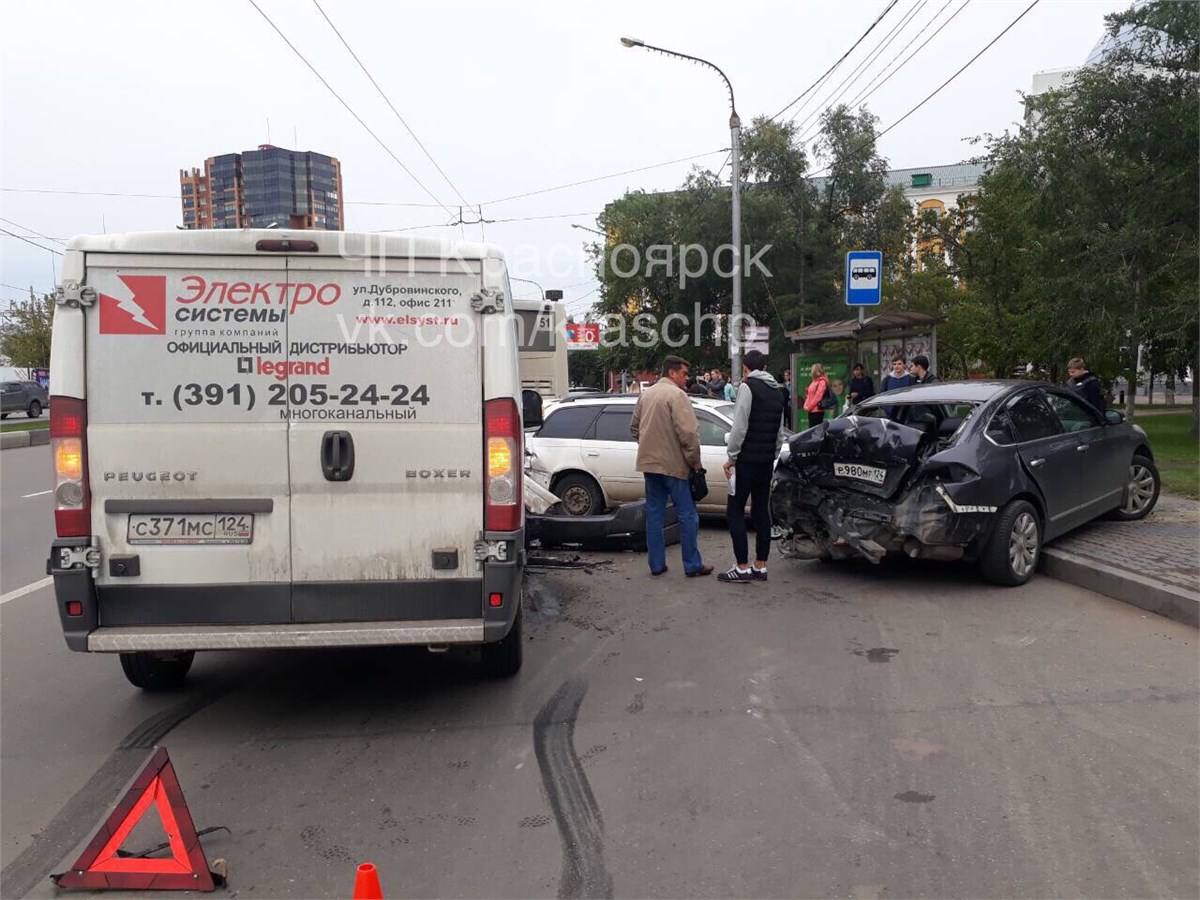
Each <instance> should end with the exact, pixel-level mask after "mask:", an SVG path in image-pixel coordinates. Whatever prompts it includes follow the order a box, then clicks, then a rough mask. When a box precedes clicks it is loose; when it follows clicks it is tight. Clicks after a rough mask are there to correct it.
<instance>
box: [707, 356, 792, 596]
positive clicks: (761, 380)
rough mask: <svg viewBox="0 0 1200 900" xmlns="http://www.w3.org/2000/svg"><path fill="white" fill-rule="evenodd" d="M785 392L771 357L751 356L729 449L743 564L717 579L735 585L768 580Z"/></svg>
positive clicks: (733, 519)
mask: <svg viewBox="0 0 1200 900" xmlns="http://www.w3.org/2000/svg"><path fill="white" fill-rule="evenodd" d="M785 433H786V432H785V431H784V428H783V391H782V390H780V386H779V382H777V381H776V380H775V379H774V378H772V377H771V374H770V373H769V372H768V371H767V357H766V355H765V354H764V353H762V352H761V351H759V350H751V351H750V352H748V353H747V354H746V357H745V360H744V365H743V367H742V383H741V385H740V386H739V387H738V392H737V400H736V406H735V408H734V412H733V429H732V430H731V431H730V432H729V442H728V445H727V448H728V454H729V459H728V461H727V462H726V463H725V477H726V478H728V479H730V480H731V482H732V484H731V485H730V490H729V502H728V504H727V506H726V508H725V514H726V516H727V517H728V518H729V534H730V537H732V538H733V555H734V558H735V559H736V560H737V565H735V566H734V567H733V568H732V569H730V570H729V571H728V572H722V573H721V574H720V575H718V576H717V578H718V579H719V580H721V581H724V582H726V583H731V584H744V583H746V582H750V581H766V580H767V554H769V553H770V552H771V475H772V473H773V471H774V467H775V457H776V456H777V455H778V454H779V448H780V447H781V446H782V445H783V439H784V435H785ZM747 498H749V499H750V500H751V502H752V503H753V509H752V510H751V514H752V515H753V517H754V542H755V560H754V567H753V568H751V567H750V565H749V556H750V549H749V546H748V541H747V538H746V499H747Z"/></svg>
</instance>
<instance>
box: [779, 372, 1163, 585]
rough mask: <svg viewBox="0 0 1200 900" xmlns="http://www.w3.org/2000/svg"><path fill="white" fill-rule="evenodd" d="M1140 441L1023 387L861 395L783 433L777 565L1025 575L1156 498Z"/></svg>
mask: <svg viewBox="0 0 1200 900" xmlns="http://www.w3.org/2000/svg"><path fill="white" fill-rule="evenodd" d="M1158 492H1159V477H1158V470H1157V468H1155V465H1154V457H1153V455H1152V453H1151V450H1150V443H1149V441H1148V440H1147V439H1146V433H1145V432H1144V431H1142V429H1141V428H1139V427H1138V426H1136V425H1133V424H1130V423H1127V422H1125V420H1124V418H1123V416H1121V414H1120V413H1117V412H1109V413H1107V414H1105V413H1101V412H1100V411H1099V410H1097V409H1095V408H1093V407H1092V406H1090V405H1089V404H1087V403H1086V402H1085V401H1083V400H1082V399H1081V398H1080V397H1079V396H1078V395H1076V394H1074V393H1072V392H1070V391H1068V390H1066V389H1063V388H1059V387H1056V386H1053V385H1049V384H1040V383H1035V382H1029V381H987V382H982V381H966V382H937V383H934V384H927V385H918V386H915V387H910V388H902V389H900V390H897V391H891V392H889V393H887V394H880V395H878V396H875V397H872V398H871V399H870V400H869V401H867V402H865V403H862V404H860V405H858V406H857V407H853V408H852V409H850V410H847V412H846V413H844V414H843V415H842V416H840V417H838V418H836V419H833V420H831V421H828V422H825V423H823V424H821V425H818V426H817V427H815V428H810V429H809V430H807V431H804V432H801V433H800V434H797V435H796V436H795V437H793V438H792V439H791V440H790V441H789V442H788V445H787V447H785V448H784V450H783V452H782V454H781V455H780V457H779V463H778V465H777V467H776V475H775V483H774V485H773V486H772V491H771V512H772V516H773V518H774V522H775V525H776V528H777V530H778V531H779V532H781V533H782V540H781V545H780V546H781V551H782V555H784V556H791V557H799V558H807V559H817V558H824V559H844V558H847V557H852V556H862V557H865V558H866V559H869V560H871V561H872V562H876V563H878V562H880V561H882V560H883V558H884V557H885V556H886V555H887V554H888V553H903V554H906V555H908V556H911V557H913V558H917V559H936V560H953V559H968V560H976V561H978V562H979V564H980V567H981V568H982V570H983V573H984V576H985V577H986V578H987V579H988V580H990V581H993V582H995V583H997V584H1005V585H1018V584H1024V583H1025V582H1026V581H1028V580H1029V578H1030V576H1031V575H1032V574H1033V571H1034V569H1035V568H1036V566H1037V562H1038V557H1039V556H1040V554H1041V548H1042V545H1043V543H1044V542H1046V541H1049V540H1053V539H1054V538H1056V537H1058V536H1059V535H1062V534H1065V533H1066V532H1068V531H1070V530H1071V529H1072V528H1076V527H1078V526H1079V525H1082V524H1084V523H1085V522H1088V521H1091V520H1092V519H1095V518H1098V517H1100V516H1105V515H1108V516H1112V517H1115V518H1118V519H1125V520H1134V519H1141V518H1143V517H1144V516H1146V515H1147V514H1149V512H1150V511H1151V510H1152V509H1153V508H1154V504H1155V503H1156V502H1157V501H1158Z"/></svg>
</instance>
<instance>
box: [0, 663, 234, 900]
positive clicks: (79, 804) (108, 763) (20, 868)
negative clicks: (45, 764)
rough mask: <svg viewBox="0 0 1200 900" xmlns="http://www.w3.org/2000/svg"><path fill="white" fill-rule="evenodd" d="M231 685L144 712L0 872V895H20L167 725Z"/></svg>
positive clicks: (89, 825) (108, 802)
mask: <svg viewBox="0 0 1200 900" xmlns="http://www.w3.org/2000/svg"><path fill="white" fill-rule="evenodd" d="M232 687H233V685H232V684H228V683H227V684H223V685H214V686H213V687H212V688H210V689H208V690H202V691H198V692H197V693H195V694H192V695H191V696H189V697H186V698H185V699H183V700H181V701H180V702H179V703H176V704H175V705H174V706H171V707H168V708H167V709H164V710H161V711H160V712H157V713H155V714H153V715H151V716H148V717H147V718H146V719H144V720H143V721H142V722H140V723H139V724H138V725H137V726H135V727H134V729H133V730H132V731H130V732H129V734H127V735H126V736H125V739H124V740H123V741H121V743H120V744H118V745H117V748H116V749H115V750H113V752H112V753H110V754H109V755H108V758H107V759H106V760H104V762H103V763H102V764H101V765H100V768H98V769H97V770H96V772H95V773H94V774H93V775H92V777H91V778H89V779H88V781H87V783H86V784H85V785H84V786H83V787H81V788H80V789H79V790H78V791H76V792H75V794H74V795H73V796H72V797H71V799H70V800H68V801H67V802H66V803H65V804H64V805H63V808H62V809H60V810H59V811H58V814H57V815H56V816H55V817H54V818H53V819H52V820H51V821H50V824H49V825H47V826H46V827H45V828H43V829H42V830H41V831H40V832H39V833H38V836H37V837H36V838H34V841H33V843H32V844H30V845H29V846H28V847H26V848H25V849H24V850H22V851H21V853H20V854H19V855H18V856H17V858H16V859H14V860H13V861H12V862H10V863H9V864H8V865H7V866H5V867H4V871H3V872H0V897H11V898H13V900H18V898H21V897H24V896H25V895H26V894H28V893H29V892H30V891H32V890H33V889H34V888H35V887H37V885H38V884H39V883H40V882H41V881H42V879H43V878H45V877H46V876H47V875H48V874H49V873H50V870H51V869H52V868H53V867H54V866H56V865H57V864H58V863H59V862H61V861H62V859H63V857H65V856H66V855H67V854H68V853H70V852H71V851H72V850H74V849H75V848H76V847H77V846H78V845H79V844H81V843H82V842H83V841H84V840H86V839H87V837H88V835H89V834H91V832H92V831H94V830H95V828H96V826H97V824H99V822H100V821H101V820H102V819H103V817H104V814H105V813H107V812H108V810H109V807H111V806H112V805H113V803H114V802H116V801H117V800H118V799H120V798H119V796H118V795H119V794H120V792H121V789H122V788H123V787H125V786H126V785H127V784H128V783H129V781H130V780H131V779H132V778H133V777H134V776H135V775H136V774H137V773H138V770H139V769H140V768H141V766H142V765H143V764H144V763H145V762H146V751H147V750H149V749H151V748H152V747H154V746H155V745H156V744H157V743H158V742H159V741H160V740H161V739H162V738H163V737H164V736H165V735H166V734H167V733H168V732H169V731H171V729H173V728H174V727H175V726H177V725H179V724H180V723H181V722H183V721H184V720H185V719H187V718H189V717H190V716H194V715H195V714H196V713H198V712H200V710H202V709H204V708H205V707H206V706H208V705H209V704H211V703H213V702H214V701H216V700H218V699H220V698H221V697H223V696H224V695H225V694H226V693H228V692H229V691H230V689H231V688H232Z"/></svg>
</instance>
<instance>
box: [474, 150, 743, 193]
mask: <svg viewBox="0 0 1200 900" xmlns="http://www.w3.org/2000/svg"><path fill="white" fill-rule="evenodd" d="M728 152H729V148H728V147H722V148H721V149H719V150H709V151H708V152H707V153H697V154H696V155H695V156H682V157H680V158H679V159H669V160H667V161H666V162H660V163H654V164H653V165H650V166H639V167H638V168H636V169H625V170H623V171H621V172H613V173H611V174H609V175H597V176H596V177H595V178H585V179H583V180H582V181H572V182H570V183H568V184H559V185H555V186H554V187H548V188H542V189H541V190H537V191H527V192H526V193H524V194H514V195H513V196H511V197H501V198H500V199H499V200H489V201H487V202H486V203H484V204H483V205H484V206H495V205H496V204H497V203H508V202H509V201H510V200H524V199H525V198H526V197H536V196H538V195H539V194H549V193H552V192H554V191H565V190H566V189H567V188H573V187H579V186H580V185H584V184H594V183H595V182H597V181H607V180H608V179H609V178H620V177H621V176H622V175H633V174H634V173H636V172H648V171H650V170H651V169H661V168H663V167H664V166H673V165H675V164H676V163H681V162H691V161H692V160H695V159H704V158H705V157H706V156H716V155H717V154H718V153H728Z"/></svg>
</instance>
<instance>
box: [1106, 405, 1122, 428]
mask: <svg viewBox="0 0 1200 900" xmlns="http://www.w3.org/2000/svg"><path fill="white" fill-rule="evenodd" d="M1104 421H1105V422H1107V423H1108V424H1109V425H1120V424H1121V423H1122V422H1124V421H1125V413H1122V412H1117V411H1116V410H1115V409H1110V410H1109V411H1108V412H1106V413H1105V414H1104Z"/></svg>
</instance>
